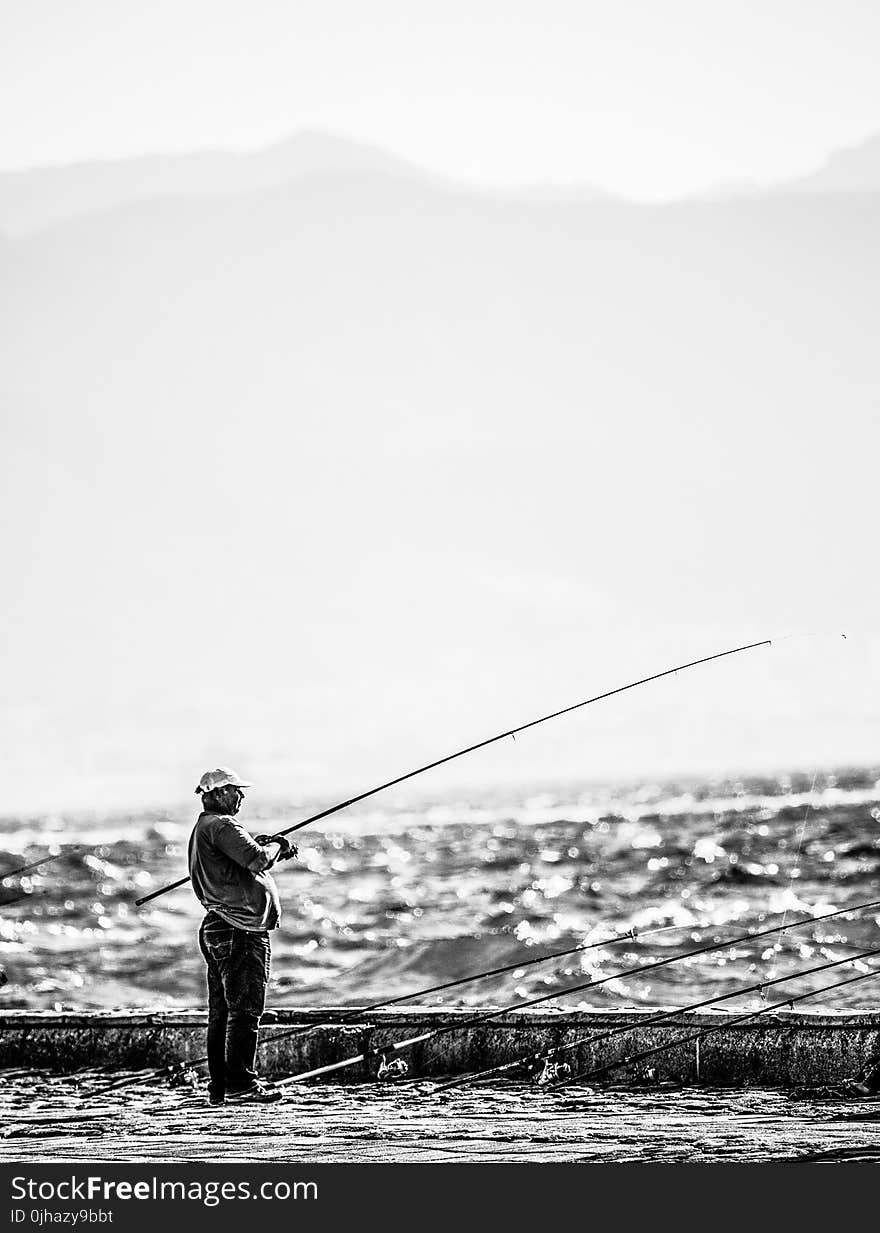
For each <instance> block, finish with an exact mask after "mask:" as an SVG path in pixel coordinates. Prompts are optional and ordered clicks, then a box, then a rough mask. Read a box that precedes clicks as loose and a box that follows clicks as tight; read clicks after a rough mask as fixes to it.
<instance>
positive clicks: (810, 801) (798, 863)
mask: <svg viewBox="0 0 880 1233" xmlns="http://www.w3.org/2000/svg"><path fill="white" fill-rule="evenodd" d="M843 636H844V637H846V635H845V634H844V635H843ZM818 774H819V772H818V771H813V781H812V783H811V784H810V792H809V796H808V799H807V807H806V809H805V810H804V816H803V819H802V820H801V831H800V835H799V837H798V845H797V851H796V852H795V857H794V865H793V867H792V868H791V870H790V871H789V874H788V896H787V898H786V901H785V911H784V912H783V915H782V925H781V926H780V929H779V939H780V940H781V939H782V938H783V937H785V927H786V921H787V919H788V910H789V907H790V905H791V900H792V898H793V896H794V891H793V890H792V885H793V883H794V880H795V878H796V877H798V876H799V874H800V867H801V849H802V848H803V846H804V835H805V834H806V832H807V819H808V818H809V816H810V812H811V810H812V808H813V792H814V791H815V789H816V777H817V776H818ZM780 950H781V946H779V945H778V943H774V946H773V966H772V967H771V968H770V975H771V976H775V975H776V969H777V968H778V967H779V951H780ZM767 983H768V984H772V981H768V982H767ZM759 996H760V998H761V1001H762V1002H763V1001H764V1000H765V999H764V994H763V991H761V992H760V993H759Z"/></svg>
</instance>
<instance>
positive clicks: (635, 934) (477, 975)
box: [93, 900, 880, 1095]
mask: <svg viewBox="0 0 880 1233" xmlns="http://www.w3.org/2000/svg"><path fill="white" fill-rule="evenodd" d="M877 903H878V906H880V900H878V901H877ZM872 906H873V905H872ZM845 910H847V911H850V912H855V911H857V910H858V906H857V907H855V908H849V909H845ZM812 919H813V920H815V919H816V918H815V917H812ZM711 927H712V926H711V924H696V925H693V924H689V925H658V926H657V927H656V928H654V929H637V928H635V927H633V928H632V929H628V930H627V931H626V932H625V933H618V934H612V935H611V936H610V937H607V938H602V939H601V940H600V941H598V942H587V943H581V945H579V946H571V947H568V948H567V949H566V950H556V951H551V952H550V953H549V954H546V955H538V956H537V957H536V958H533V959H518V960H517V961H516V962H515V963H506V964H504V965H503V966H502V967H498V968H489V969H487V970H486V971H484V972H474V973H472V975H470V976H460V977H458V978H457V979H456V980H447V981H445V982H444V983H443V984H440V985H429V986H428V988H426V989H417V990H416V991H415V993H401V994H399V995H398V996H397V997H393V998H385V999H384V1001H381V1002H372V1003H370V1005H369V1006H355V1007H352V1009H351V1010H347V1011H344V1012H343V1014H342V1015H340V1016H338V1017H337V1018H335V1019H334V1020H333V1022H332V1023H306V1024H300V1025H299V1026H298V1027H295V1028H290V1029H288V1030H286V1031H283V1032H279V1033H277V1035H275V1036H270V1037H268V1038H266V1039H264V1040H261V1041H260V1042H259V1046H258V1047H259V1048H262V1047H263V1045H277V1044H279V1043H280V1042H281V1041H283V1040H289V1039H290V1038H291V1037H294V1036H304V1035H306V1034H307V1033H309V1032H317V1031H318V1030H319V1028H322V1027H341V1026H344V1025H345V1024H346V1023H351V1022H352V1020H356V1019H359V1018H360V1017H361V1016H362V1015H367V1014H369V1013H370V1012H371V1011H374V1010H382V1009H383V1008H384V1007H386V1006H396V1005H398V1004H399V1003H400V1002H409V1001H411V1000H412V999H413V998H420V997H427V995H428V994H429V993H441V992H443V991H445V990H446V989H455V988H456V987H457V986H459V985H467V984H470V983H471V982H472V981H475V980H484V979H487V978H488V977H490V976H500V975H503V974H504V973H505V972H513V971H516V970H517V969H519V968H528V967H534V965H535V964H537V963H549V962H550V960H551V959H561V958H564V957H565V956H567V955H575V954H579V953H582V952H585V951H588V950H596V949H597V948H598V947H601V946H613V945H615V944H616V943H618V942H629V941H633V942H635V941H636V940H637V939H639V938H647V937H652V936H654V935H655V934H658V933H669V932H671V931H672V930H676V929H691V930H693V931H694V932H698V931H703V930H706V929H709V928H711ZM282 1009H283V1008H282ZM207 1060H208V1058H207V1055H205V1056H204V1057H198V1058H195V1059H194V1060H193V1061H191V1062H187V1063H185V1067H186V1069H187V1070H189V1069H192V1068H193V1067H195V1066H202V1065H204V1063H205V1062H207ZM169 1073H173V1072H172V1068H171V1067H168V1066H158V1067H157V1068H156V1069H155V1070H153V1071H151V1072H150V1073H149V1074H147V1075H134V1076H129V1077H127V1078H125V1079H117V1080H116V1082H114V1083H109V1084H108V1085H107V1086H106V1087H103V1088H100V1089H99V1091H98V1092H95V1093H93V1095H100V1094H101V1093H103V1092H109V1091H113V1090H115V1089H118V1088H122V1087H130V1086H134V1085H135V1084H138V1083H148V1082H150V1080H151V1079H161V1078H165V1077H167V1076H168V1075H169Z"/></svg>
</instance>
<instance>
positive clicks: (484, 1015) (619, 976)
mask: <svg viewBox="0 0 880 1233" xmlns="http://www.w3.org/2000/svg"><path fill="white" fill-rule="evenodd" d="M878 903H880V900H873V901H872V902H870V903H867V904H864V905H860V906H861V907H863V908H869V907H876V906H877V905H878ZM858 910H859V908H858V907H856V908H839V909H838V910H837V911H834V912H826V913H823V914H822V915H820V916H810V917H804V918H803V919H801V920H799V921H793V922H792V923H791V924H790V925H789V926H788V928H789V929H791V930H794V929H797V928H800V927H802V926H804V925H808V924H814V923H816V922H817V921H820V920H829V919H830V918H831V917H834V916H843V915H845V914H846V913H847V912H854V911H858ZM778 930H779V926H778V925H773V926H772V927H771V928H768V929H761V930H759V931H758V932H756V933H748V934H744V935H743V936H741V937H738V938H729V939H727V940H726V941H723V942H713V943H712V944H711V945H709V946H700V947H697V948H696V949H695V950H690V951H685V953H684V954H681V955H670V956H668V957H667V958H665V959H658V960H656V961H655V962H653V963H648V964H644V965H642V966H640V967H635V968H629V969H628V970H627V971H624V972H616V973H614V974H613V975H611V976H604V977H602V979H601V980H589V981H584V982H583V983H581V984H577V985H570V986H569V987H568V988H567V989H559V990H556V991H554V992H553V993H542V994H540V995H539V996H538V997H534V998H528V999H526V1000H525V1001H518V1002H511V1003H510V1004H509V1005H507V1006H499V1007H496V1008H495V1009H493V1010H488V1011H482V1012H480V1013H479V1014H476V1015H473V1016H471V1017H470V1018H467V1019H463V1020H462V1021H461V1022H459V1023H448V1024H443V1025H442V1026H440V1027H438V1028H432V1029H431V1030H430V1031H427V1032H423V1033H421V1034H420V1035H419V1036H411V1037H409V1038H408V1039H406V1040H400V1041H397V1042H396V1043H393V1044H390V1045H380V1046H379V1047H378V1048H376V1049H365V1050H364V1051H363V1052H362V1053H358V1054H356V1055H355V1056H354V1057H349V1058H344V1059H343V1060H342V1061H340V1062H331V1063H329V1064H328V1065H326V1066H318V1067H316V1068H315V1069H314V1070H306V1071H302V1072H301V1073H300V1074H297V1075H291V1076H290V1077H289V1078H287V1079H281V1080H279V1081H278V1083H277V1084H276V1085H275V1086H276V1087H286V1086H288V1085H290V1084H292V1083H303V1082H305V1080H306V1079H314V1078H317V1077H318V1076H319V1075H328V1074H332V1073H333V1072H335V1071H337V1070H345V1069H346V1068H348V1067H349V1066H356V1065H357V1064H358V1063H359V1062H365V1061H367V1060H369V1059H370V1058H385V1057H387V1056H389V1055H390V1054H392V1053H399V1052H400V1051H401V1050H403V1049H409V1048H411V1047H412V1046H413V1045H418V1044H423V1043H424V1042H425V1041H428V1040H435V1039H436V1038H437V1037H438V1036H445V1035H446V1034H447V1033H448V1032H459V1031H461V1030H462V1029H464V1028H470V1027H476V1026H477V1025H479V1024H481V1023H488V1022H489V1020H491V1019H496V1018H497V1017H498V1016H499V1015H503V1014H508V1013H509V1012H511V1011H521V1010H525V1009H526V1008H527V1007H529V1006H538V1005H539V1004H540V1003H542V1002H550V1001H553V1000H554V999H555V998H561V997H567V996H568V995H569V994H572V993H580V992H582V991H583V990H584V989H596V988H598V987H599V986H600V985H605V984H607V983H608V982H609V981H612V980H623V979H625V978H626V977H629V976H640V975H641V974H642V973H644V972H652V971H655V970H656V969H657V968H662V967H666V965H667V964H670V963H677V962H680V961H681V960H682V959H692V958H694V957H696V956H697V955H705V954H708V953H710V952H711V951H716V950H725V949H726V948H727V947H730V946H736V945H738V944H739V943H740V942H748V941H754V940H757V939H758V938H763V937H767V936H768V935H769V934H771V933H776V932H778ZM872 953H873V952H872Z"/></svg>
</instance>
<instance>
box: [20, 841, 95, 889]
mask: <svg viewBox="0 0 880 1233" xmlns="http://www.w3.org/2000/svg"><path fill="white" fill-rule="evenodd" d="M82 846H83V845H82V844H75V845H74V846H73V847H72V848H68V849H67V850H66V851H64V852H56V853H55V855H54V856H44V857H42V858H41V859H40V860H38V861H31V863H30V864H29V865H19V867H18V869H10V870H9V872H8V873H0V882H5V881H6V879H7V878H17V877H19V875H20V874H23V873H30V871H31V870H32V869H39V868H40V866H41V865H48V864H49V862H50V861H57V860H60V859H61V857H62V856H69V855H70V853H71V852H78V851H79V850H80V849H81V848H82Z"/></svg>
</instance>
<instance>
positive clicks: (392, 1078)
mask: <svg viewBox="0 0 880 1233" xmlns="http://www.w3.org/2000/svg"><path fill="white" fill-rule="evenodd" d="M408 1074H409V1067H408V1066H407V1064H406V1062H405V1061H404V1060H403V1058H402V1057H395V1058H392V1059H391V1061H390V1062H389V1061H388V1059H387V1058H385V1057H383V1058H382V1061H381V1062H380V1063H379V1069H378V1070H377V1071H376V1081H377V1083H394V1082H396V1081H397V1080H398V1079H403V1078H405V1077H406V1075H408Z"/></svg>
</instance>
